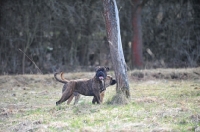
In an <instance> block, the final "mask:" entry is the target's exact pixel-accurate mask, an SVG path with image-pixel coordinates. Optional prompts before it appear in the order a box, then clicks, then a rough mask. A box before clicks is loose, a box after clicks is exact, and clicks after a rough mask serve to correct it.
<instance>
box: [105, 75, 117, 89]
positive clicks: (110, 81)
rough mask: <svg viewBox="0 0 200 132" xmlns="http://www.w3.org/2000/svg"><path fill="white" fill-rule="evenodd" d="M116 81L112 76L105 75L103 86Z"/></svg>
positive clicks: (113, 83)
mask: <svg viewBox="0 0 200 132" xmlns="http://www.w3.org/2000/svg"><path fill="white" fill-rule="evenodd" d="M116 83H117V81H116V80H115V79H113V78H112V76H110V75H107V77H106V81H105V87H109V86H110V85H115V84H116Z"/></svg>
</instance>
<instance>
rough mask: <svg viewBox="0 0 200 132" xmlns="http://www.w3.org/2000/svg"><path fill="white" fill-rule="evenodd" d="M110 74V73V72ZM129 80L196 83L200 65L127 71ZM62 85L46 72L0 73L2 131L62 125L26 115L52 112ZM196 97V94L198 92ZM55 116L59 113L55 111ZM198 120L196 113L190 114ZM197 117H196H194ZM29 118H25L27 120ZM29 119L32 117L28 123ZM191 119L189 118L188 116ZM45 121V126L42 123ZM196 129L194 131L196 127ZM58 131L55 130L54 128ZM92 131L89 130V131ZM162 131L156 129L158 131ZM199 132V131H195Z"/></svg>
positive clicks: (75, 75) (74, 75)
mask: <svg viewBox="0 0 200 132" xmlns="http://www.w3.org/2000/svg"><path fill="white" fill-rule="evenodd" d="M93 74H94V73H91V72H86V73H82V72H80V73H67V74H65V77H66V78H68V79H76V78H80V77H81V78H85V77H93ZM111 74H112V75H113V76H114V73H113V72H111ZM128 74H129V80H130V81H131V82H133V83H134V82H140V83H149V82H150V81H151V80H154V81H155V80H180V81H185V80H195V81H196V83H197V84H198V83H199V84H200V67H198V68H188V69H152V70H133V71H129V72H128ZM61 88H62V84H59V83H57V82H56V81H55V79H54V78H53V74H48V75H12V76H11V75H2V76H0V97H1V99H0V128H2V130H3V131H46V128H49V127H50V126H54V127H55V128H56V127H57V126H59V127H60V126H64V127H66V126H65V125H66V124H63V123H62V122H53V123H49V122H48V123H45V121H44V120H43V117H42V115H41V117H37V119H38V118H39V119H40V120H34V119H35V117H32V116H31V117H30V116H28V115H31V114H32V112H33V113H37V110H38V109H39V111H40V112H41V108H43V109H42V111H44V112H46V111H48V112H49V113H51V111H55V109H54V107H55V101H56V100H57V99H58V98H59V97H60V94H61ZM194 89H197V90H198V91H200V85H195V86H194ZM198 96H199V95H198ZM143 100H147V101H154V98H146V99H145V98H143V99H141V98H137V99H135V101H136V102H137V101H138V102H140V101H143ZM56 115H59V114H58V113H56ZM194 116H195V117H194V119H196V118H198V120H199V121H198V122H200V113H198V114H196V115H194ZM196 116H198V117H196ZM27 118H29V120H27ZM30 118H32V119H33V120H32V121H31V122H30ZM191 118H193V117H191ZM183 123H184V122H183ZM46 124H48V125H46ZM198 129H200V128H197V129H195V130H198ZM56 130H58V129H56ZM0 131H1V130H0ZM91 131H93V130H91ZM161 131H162V130H158V132H161ZM199 131H200V130H199Z"/></svg>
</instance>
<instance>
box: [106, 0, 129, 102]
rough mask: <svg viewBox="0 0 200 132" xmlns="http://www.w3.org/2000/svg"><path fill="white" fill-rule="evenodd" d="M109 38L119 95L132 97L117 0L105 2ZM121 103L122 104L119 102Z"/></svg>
mask: <svg viewBox="0 0 200 132" xmlns="http://www.w3.org/2000/svg"><path fill="white" fill-rule="evenodd" d="M103 8H104V17H105V24H106V30H107V38H108V42H109V46H110V53H111V59H112V63H113V68H114V71H115V76H116V80H117V86H116V92H117V94H118V95H119V94H120V95H121V93H122V94H123V95H125V97H126V98H129V97H130V92H129V82H128V75H127V66H126V62H125V59H124V53H123V49H122V42H121V34H120V25H119V15H118V8H117V4H116V1H115V0H103ZM118 103H120V102H118Z"/></svg>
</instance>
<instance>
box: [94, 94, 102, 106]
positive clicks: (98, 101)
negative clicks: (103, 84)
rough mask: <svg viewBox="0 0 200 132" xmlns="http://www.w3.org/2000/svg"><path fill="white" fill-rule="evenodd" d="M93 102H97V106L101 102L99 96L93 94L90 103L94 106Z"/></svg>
mask: <svg viewBox="0 0 200 132" xmlns="http://www.w3.org/2000/svg"><path fill="white" fill-rule="evenodd" d="M95 102H97V104H100V103H101V101H100V94H99V93H98V94H95V96H94V98H93V100H92V103H93V104H95Z"/></svg>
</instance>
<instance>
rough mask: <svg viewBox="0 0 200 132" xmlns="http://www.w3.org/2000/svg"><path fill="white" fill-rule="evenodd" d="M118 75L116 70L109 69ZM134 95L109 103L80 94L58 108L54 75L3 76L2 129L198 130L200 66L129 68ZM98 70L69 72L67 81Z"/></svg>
mask: <svg viewBox="0 0 200 132" xmlns="http://www.w3.org/2000/svg"><path fill="white" fill-rule="evenodd" d="M110 74H111V75H113V76H114V74H113V72H110ZM128 74H129V83H130V92H131V98H130V99H129V104H127V105H111V104H109V103H108V102H110V100H111V99H112V97H113V96H114V95H115V86H112V87H109V88H107V91H106V94H105V99H104V103H103V104H101V105H92V103H91V102H92V97H85V96H81V98H80V101H79V103H78V104H77V105H75V106H74V105H73V103H71V104H70V105H67V104H66V103H63V104H61V105H60V106H56V105H55V102H56V101H58V99H60V97H61V90H62V84H61V83H59V82H56V81H55V80H54V78H53V74H49V75H15V76H9V75H4V76H0V97H1V98H0V128H1V129H0V131H3V132H7V131H8V132H10V131H14V132H18V131H19V132H23V131H32V132H57V131H59V132H62V131H63V132H66V131H69V132H71V131H72V132H73V131H74V132H77V131H81V132H105V131H108V132H113V131H114V132H190V131H191V132H200V68H194V69H156V70H134V71H129V72H128ZM93 75H94V73H92V72H90V73H84V72H81V73H66V74H65V77H66V78H68V79H76V78H85V77H89V78H91V77H93Z"/></svg>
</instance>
